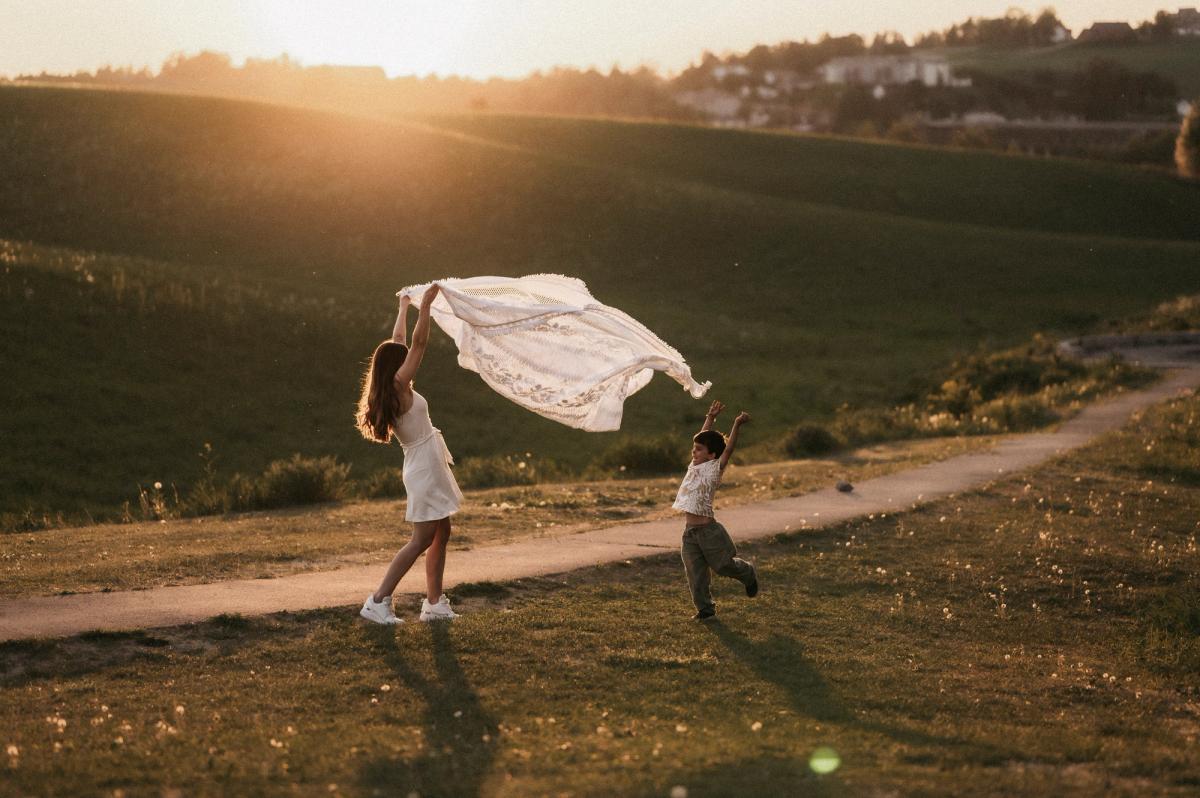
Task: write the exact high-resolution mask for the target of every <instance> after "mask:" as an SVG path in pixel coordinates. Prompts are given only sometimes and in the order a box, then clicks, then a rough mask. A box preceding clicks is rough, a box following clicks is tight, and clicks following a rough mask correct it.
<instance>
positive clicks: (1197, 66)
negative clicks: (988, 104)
mask: <svg viewBox="0 0 1200 798" xmlns="http://www.w3.org/2000/svg"><path fill="white" fill-rule="evenodd" d="M937 52H939V53H941V54H943V55H945V56H946V58H947V59H949V61H950V63H951V64H952V65H954V66H960V67H971V68H973V69H981V70H984V71H986V72H993V73H998V74H1004V73H1008V72H1027V71H1030V70H1036V69H1050V70H1055V71H1073V70H1076V69H1081V68H1082V67H1084V66H1086V65H1087V63H1088V62H1089V61H1091V60H1092V59H1095V58H1105V59H1108V60H1111V61H1117V62H1118V63H1121V64H1123V65H1125V66H1126V67H1128V68H1129V69H1134V70H1137V71H1139V72H1158V73H1159V74H1161V75H1164V76H1166V77H1169V78H1171V79H1172V80H1174V81H1175V83H1176V84H1177V85H1178V86H1179V91H1180V93H1181V96H1184V97H1200V41H1197V40H1195V39H1186V38H1180V39H1178V40H1176V41H1169V42H1149V43H1145V44H1136V45H1129V44H1080V43H1079V42H1072V43H1070V44H1067V45H1062V46H1059V47H1035V48H1031V49H1015V50H1014V49H1000V48H990V47H947V48H943V49H940V50H938V51H937Z"/></svg>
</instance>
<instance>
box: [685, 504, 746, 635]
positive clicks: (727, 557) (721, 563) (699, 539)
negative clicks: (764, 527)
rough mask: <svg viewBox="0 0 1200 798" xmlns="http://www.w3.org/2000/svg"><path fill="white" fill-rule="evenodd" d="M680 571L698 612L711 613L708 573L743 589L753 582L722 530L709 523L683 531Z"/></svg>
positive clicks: (716, 524)
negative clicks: (737, 584) (682, 571)
mask: <svg viewBox="0 0 1200 798" xmlns="http://www.w3.org/2000/svg"><path fill="white" fill-rule="evenodd" d="M680 554H681V555H682V556H683V569H684V570H685V571H686V572H687V579H688V587H689V588H691V591H692V603H693V604H695V605H696V609H697V610H698V611H700V612H704V611H705V610H715V609H716V607H715V606H714V605H713V600H712V590H711V589H710V588H711V584H712V573H711V572H712V571H716V572H717V574H718V575H720V576H728V577H729V578H730V579H736V580H738V581H739V582H741V583H742V584H743V585H748V584H750V582H751V581H753V579H754V566H753V565H751V564H750V563H748V562H746V561H745V560H743V559H741V558H740V557H738V556H737V547H736V546H734V545H733V538H731V537H729V533H728V532H726V531H725V527H723V526H721V525H720V524H718V523H717V522H716V521H712V522H710V523H707V524H701V525H699V526H688V527H684V529H683V545H682V550H681V552H680Z"/></svg>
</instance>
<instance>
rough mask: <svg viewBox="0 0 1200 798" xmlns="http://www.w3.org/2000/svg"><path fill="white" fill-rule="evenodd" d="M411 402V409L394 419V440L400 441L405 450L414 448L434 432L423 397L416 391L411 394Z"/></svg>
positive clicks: (427, 404) (427, 403) (426, 403)
mask: <svg viewBox="0 0 1200 798" xmlns="http://www.w3.org/2000/svg"><path fill="white" fill-rule="evenodd" d="M412 395H413V401H412V407H410V408H409V409H408V412H407V413H405V414H404V415H402V416H400V417H399V418H397V419H396V426H395V428H394V430H393V431H394V432H395V433H396V440H398V441H400V445H401V446H403V447H405V448H406V449H407V448H408V447H410V446H416V445H417V444H418V443H422V442H424V440H425V439H426V438H428V437H430V436H431V435H433V434H434V433H435V432H437V430H436V429H434V426H433V421H432V420H431V419H430V418H429V402H427V401H425V397H424V396H421V394H419V393H417V392H416V391H413V392H412Z"/></svg>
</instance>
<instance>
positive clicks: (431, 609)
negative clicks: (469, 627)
mask: <svg viewBox="0 0 1200 798" xmlns="http://www.w3.org/2000/svg"><path fill="white" fill-rule="evenodd" d="M457 617H458V613H457V612H455V611H454V610H452V609H450V600H449V599H448V598H446V594H445V593H443V594H442V597H441V598H439V599H438V601H437V604H430V603H429V599H421V620H422V621H449V620H452V619H454V618H457Z"/></svg>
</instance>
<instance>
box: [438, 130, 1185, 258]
mask: <svg viewBox="0 0 1200 798" xmlns="http://www.w3.org/2000/svg"><path fill="white" fill-rule="evenodd" d="M429 121H430V123H431V124H433V125H435V126H437V127H443V128H447V129H451V130H456V131H460V132H462V133H466V134H468V135H472V136H477V137H480V138H484V139H488V140H498V141H505V142H509V143H511V144H514V145H518V146H521V147H524V148H527V149H528V150H530V151H534V152H539V153H553V154H556V155H558V156H560V157H562V158H564V159H566V160H567V161H568V162H575V163H588V164H607V165H609V166H612V167H619V168H623V169H631V170H635V171H636V172H639V173H644V174H650V175H658V176H662V177H673V178H681V179H684V180H690V181H695V182H697V183H701V184H703V185H707V186H713V187H719V188H727V189H733V190H736V191H744V192H748V193H752V194H754V195H759V196H769V197H777V198H781V199H790V200H796V201H799V202H804V203H813V204H817V205H832V206H835V207H839V208H847V209H855V210H864V211H877V212H880V213H886V214H892V215H897V216H905V217H915V218H921V219H930V220H936V221H940V222H948V223H961V224H978V225H986V226H989V227H1000V228H1012V229H1017V230H1021V231H1024V232H1029V231H1044V232H1055V233H1080V234H1085V235H1100V236H1126V237H1133V238H1164V239H1182V240H1190V241H1197V240H1200V229H1198V228H1197V225H1195V224H1193V223H1192V221H1193V219H1194V218H1195V215H1196V214H1197V213H1200V190H1198V189H1197V187H1196V186H1194V185H1191V184H1188V183H1185V182H1183V181H1179V180H1175V179H1173V178H1171V177H1170V176H1168V175H1164V174H1161V173H1157V172H1151V171H1146V170H1141V169H1136V168H1132V167H1114V166H1112V165H1108V164H1100V163H1092V162H1087V161H1072V160H1065V159H1042V158H1029V157H1022V156H1016V157H1014V156H1009V155H999V154H995V153H979V152H966V151H955V150H947V149H944V148H940V149H935V148H925V147H916V146H906V145H902V144H889V143H879V142H865V141H853V140H847V139H836V138H827V137H819V136H799V135H786V134H777V133H770V134H762V133H758V134H756V133H746V132H744V131H735V130H713V129H708V128H702V127H689V126H684V125H669V124H644V123H629V122H618V121H598V120H581V119H569V118H554V117H533V116H526V117H521V116H502V115H495V116H492V115H471V116H436V117H431V118H430V120H429ZM864 224H871V222H870V221H868V220H867V219H864ZM963 234H964V235H969V232H967V231H964V232H963Z"/></svg>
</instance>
